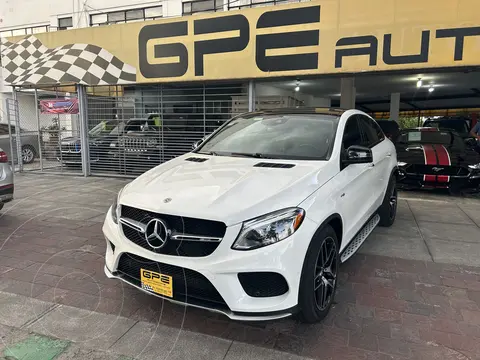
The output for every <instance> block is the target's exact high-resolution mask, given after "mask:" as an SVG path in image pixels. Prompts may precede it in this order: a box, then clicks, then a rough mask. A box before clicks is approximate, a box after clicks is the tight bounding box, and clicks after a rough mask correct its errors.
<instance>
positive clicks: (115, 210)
mask: <svg viewBox="0 0 480 360" xmlns="http://www.w3.org/2000/svg"><path fill="white" fill-rule="evenodd" d="M123 189H125V188H123ZM123 189H121V190H120V191H119V192H118V194H117V195H116V196H115V197H114V199H113V204H112V208H111V214H112V219H113V222H114V223H115V224H118V212H119V211H120V206H118V198H119V197H120V195H121V194H122V191H123Z"/></svg>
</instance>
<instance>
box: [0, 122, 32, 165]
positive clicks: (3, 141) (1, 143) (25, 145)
mask: <svg viewBox="0 0 480 360" xmlns="http://www.w3.org/2000/svg"><path fill="white" fill-rule="evenodd" d="M10 129H11V133H12V138H13V142H12V147H13V156H12V154H11V147H10V136H9V132H8V124H0V148H2V149H3V151H5V152H6V153H7V156H8V158H9V159H14V162H17V140H16V128H15V126H14V125H10ZM20 137H21V144H22V159H23V163H24V164H31V163H32V162H33V161H34V160H35V158H37V157H38V154H39V152H38V133H36V132H34V131H30V132H29V131H26V130H24V129H20Z"/></svg>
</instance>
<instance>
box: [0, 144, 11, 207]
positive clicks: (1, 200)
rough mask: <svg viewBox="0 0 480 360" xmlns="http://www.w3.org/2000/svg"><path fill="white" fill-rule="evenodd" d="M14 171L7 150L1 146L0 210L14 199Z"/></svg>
mask: <svg viewBox="0 0 480 360" xmlns="http://www.w3.org/2000/svg"><path fill="white" fill-rule="evenodd" d="M13 190H14V185H13V171H12V166H11V165H10V163H9V162H8V157H7V154H6V152H5V151H3V150H2V148H0V210H1V209H2V208H3V205H4V204H5V203H7V202H10V201H12V200H13Z"/></svg>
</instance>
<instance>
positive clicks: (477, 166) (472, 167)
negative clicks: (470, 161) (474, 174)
mask: <svg viewBox="0 0 480 360" xmlns="http://www.w3.org/2000/svg"><path fill="white" fill-rule="evenodd" d="M468 167H469V168H470V169H472V170H480V163H478V164H475V165H468Z"/></svg>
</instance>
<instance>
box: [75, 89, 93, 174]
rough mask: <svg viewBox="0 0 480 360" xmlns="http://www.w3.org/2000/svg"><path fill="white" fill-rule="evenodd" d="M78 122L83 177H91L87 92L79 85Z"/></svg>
mask: <svg viewBox="0 0 480 360" xmlns="http://www.w3.org/2000/svg"><path fill="white" fill-rule="evenodd" d="M77 97H78V122H79V125H80V149H81V155H82V173H83V176H89V175H90V151H89V150H90V149H89V146H88V110H87V92H86V90H85V86H84V85H77Z"/></svg>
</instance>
